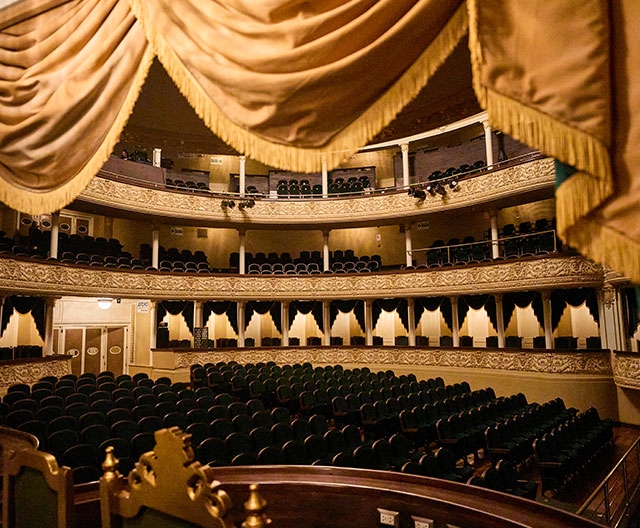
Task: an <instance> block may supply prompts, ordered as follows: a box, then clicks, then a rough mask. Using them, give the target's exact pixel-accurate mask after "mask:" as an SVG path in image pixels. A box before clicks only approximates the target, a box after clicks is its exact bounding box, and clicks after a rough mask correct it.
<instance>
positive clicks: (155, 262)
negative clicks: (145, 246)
mask: <svg viewBox="0 0 640 528" xmlns="http://www.w3.org/2000/svg"><path fill="white" fill-rule="evenodd" d="M151 237H152V239H151V266H153V267H154V268H156V269H158V268H159V267H160V230H159V229H158V228H157V227H154V228H153V231H151Z"/></svg>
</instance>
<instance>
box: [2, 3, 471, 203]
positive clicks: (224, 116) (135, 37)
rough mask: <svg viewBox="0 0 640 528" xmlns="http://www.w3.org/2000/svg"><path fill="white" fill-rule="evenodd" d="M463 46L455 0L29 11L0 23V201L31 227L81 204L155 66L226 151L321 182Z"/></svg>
mask: <svg viewBox="0 0 640 528" xmlns="http://www.w3.org/2000/svg"><path fill="white" fill-rule="evenodd" d="M466 32H467V18H466V9H465V6H464V3H463V0H378V1H375V0H368V1H362V0H346V1H345V0H334V1H330V2H314V3H310V2H299V1H292V0H270V1H266V2H243V1H241V0H216V1H208V2H202V1H198V0H172V1H171V2H168V1H160V0H145V1H138V0H130V1H128V0H84V1H81V0H68V1H64V0H24V1H23V2H21V3H19V4H17V5H14V6H11V7H9V8H6V9H4V10H2V11H0V200H2V201H4V202H5V203H7V204H8V205H10V206H11V207H13V208H15V209H18V210H21V211H25V212H31V213H39V212H50V211H54V210H57V209H59V208H61V207H63V206H64V205H66V204H68V203H69V202H70V201H71V200H72V199H73V198H75V196H77V195H78V194H79V193H80V192H81V191H82V189H83V188H84V187H85V186H86V185H87V183H88V182H89V180H90V179H91V177H92V176H93V175H95V174H96V173H97V171H98V170H99V168H100V167H101V165H102V164H103V163H104V162H105V161H106V160H107V158H108V156H109V154H110V153H111V151H112V149H113V146H114V144H115V142H116V141H117V138H118V136H119V135H120V133H121V132H122V129H123V128H124V125H125V124H126V120H127V117H128V115H129V114H130V113H131V111H132V108H133V104H134V103H135V100H136V97H137V95H138V93H139V91H140V89H141V85H142V83H143V81H144V77H145V75H146V73H147V71H148V69H149V66H150V62H151V60H152V58H153V55H154V54H157V56H158V58H159V59H160V61H161V62H162V63H163V65H164V67H165V68H166V69H167V71H168V72H169V74H170V76H171V77H172V78H173V80H174V82H175V83H176V85H177V86H178V87H179V89H180V90H181V91H182V92H183V94H184V95H185V96H186V98H187V100H188V101H189V102H190V104H191V105H192V106H193V107H194V109H195V110H196V112H197V113H198V114H199V115H200V117H201V118H202V119H203V120H204V122H205V124H206V125H207V126H208V127H209V128H210V129H211V130H212V131H213V132H214V133H216V134H217V135H219V136H220V137H221V139H223V140H224V141H225V142H227V143H229V144H230V145H231V146H233V147H234V148H236V150H238V151H240V152H243V153H244V154H246V155H248V156H250V157H253V158H255V159H257V160H260V161H262V162H264V163H266V164H268V165H272V166H276V167H281V168H285V169H290V170H294V171H319V170H320V169H321V166H322V157H321V155H324V156H325V160H326V162H327V166H328V168H329V169H331V168H334V167H335V166H337V165H338V164H339V163H340V161H341V160H343V159H344V158H345V157H347V156H348V155H349V154H352V153H353V152H355V151H356V150H357V149H358V148H359V147H361V146H363V145H364V144H365V143H366V142H367V141H368V140H369V139H371V138H372V137H373V136H374V135H375V134H377V133H378V132H379V131H380V130H381V129H382V127H384V126H385V125H386V124H387V123H389V122H390V121H391V120H392V119H393V118H394V117H395V115H396V114H397V113H398V112H399V111H400V110H401V109H402V108H403V107H404V106H405V105H406V104H407V103H409V102H410V101H411V99H412V98H413V97H415V95H417V93H418V92H419V91H420V89H421V88H422V87H423V86H424V85H425V84H426V82H427V81H428V79H429V77H430V76H431V75H432V74H433V73H434V71H435V70H436V69H437V67H438V66H439V65H440V64H441V63H442V62H443V61H444V60H445V59H446V57H447V56H448V55H449V54H450V53H451V51H452V50H453V49H454V47H455V45H456V44H457V43H458V42H459V40H460V39H461V38H462V37H463V36H464V35H465V34H466Z"/></svg>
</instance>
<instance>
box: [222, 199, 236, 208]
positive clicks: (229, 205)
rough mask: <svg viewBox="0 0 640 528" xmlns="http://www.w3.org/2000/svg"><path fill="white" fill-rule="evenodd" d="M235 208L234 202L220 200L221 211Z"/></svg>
mask: <svg viewBox="0 0 640 528" xmlns="http://www.w3.org/2000/svg"><path fill="white" fill-rule="evenodd" d="M235 206H236V202H234V201H233V200H222V202H220V207H222V208H223V209H233V208H234V207H235Z"/></svg>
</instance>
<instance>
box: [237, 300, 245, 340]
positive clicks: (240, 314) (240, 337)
mask: <svg viewBox="0 0 640 528" xmlns="http://www.w3.org/2000/svg"><path fill="white" fill-rule="evenodd" d="M238 346H239V347H240V348H244V301H238Z"/></svg>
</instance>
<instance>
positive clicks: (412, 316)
mask: <svg viewBox="0 0 640 528" xmlns="http://www.w3.org/2000/svg"><path fill="white" fill-rule="evenodd" d="M407 311H408V324H409V346H416V311H415V301H414V300H413V299H412V298H409V299H407Z"/></svg>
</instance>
